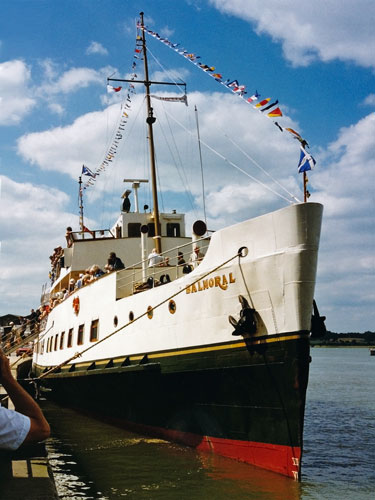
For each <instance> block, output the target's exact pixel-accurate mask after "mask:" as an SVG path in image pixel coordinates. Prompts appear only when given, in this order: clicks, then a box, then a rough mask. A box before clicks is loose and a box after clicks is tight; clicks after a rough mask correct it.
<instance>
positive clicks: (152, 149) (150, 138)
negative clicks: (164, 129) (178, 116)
mask: <svg viewBox="0 0 375 500" xmlns="http://www.w3.org/2000/svg"><path fill="white" fill-rule="evenodd" d="M139 15H140V17H141V22H140V26H141V28H142V30H141V31H142V37H141V42H142V51H143V61H144V72H145V78H144V80H134V79H131V80H128V79H122V78H107V82H110V81H114V82H131V83H132V84H134V83H142V84H143V85H144V86H145V88H146V106H147V118H146V122H147V125H148V142H149V149H150V169H151V185H152V201H153V205H154V207H153V208H154V226H155V236H154V239H155V248H156V251H157V252H158V253H160V252H161V235H160V217H159V204H158V192H157V180H156V166H155V147H154V134H153V129H152V125H153V124H154V123H155V121H156V118H155V117H154V113H153V109H152V106H151V95H150V86H151V85H152V84H154V85H174V86H176V85H177V86H183V87H185V93H186V83H176V82H173V83H172V82H155V81H150V79H149V75H148V64H147V52H146V35H145V31H144V29H143V28H144V22H143V16H144V13H143V12H140V14H139Z"/></svg>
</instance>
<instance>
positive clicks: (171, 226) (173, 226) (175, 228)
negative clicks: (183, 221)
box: [167, 222, 180, 238]
mask: <svg viewBox="0 0 375 500" xmlns="http://www.w3.org/2000/svg"><path fill="white" fill-rule="evenodd" d="M167 236H169V237H172V238H179V236H180V224H179V223H178V222H167Z"/></svg>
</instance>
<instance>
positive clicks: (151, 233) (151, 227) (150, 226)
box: [147, 222, 161, 238]
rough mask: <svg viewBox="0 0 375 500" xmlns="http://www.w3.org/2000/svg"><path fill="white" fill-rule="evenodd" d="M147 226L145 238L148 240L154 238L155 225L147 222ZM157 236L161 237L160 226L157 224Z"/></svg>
mask: <svg viewBox="0 0 375 500" xmlns="http://www.w3.org/2000/svg"><path fill="white" fill-rule="evenodd" d="M147 226H148V233H147V236H148V237H149V238H150V237H151V238H152V237H154V236H155V224H154V223H153V222H149V223H148V224H147ZM159 234H160V235H161V227H160V224H159Z"/></svg>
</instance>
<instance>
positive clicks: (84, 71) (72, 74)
mask: <svg viewBox="0 0 375 500" xmlns="http://www.w3.org/2000/svg"><path fill="white" fill-rule="evenodd" d="M112 71H113V68H110V67H105V68H102V69H101V70H99V71H96V70H94V69H91V68H71V69H69V70H68V71H65V72H64V73H63V74H62V75H60V76H59V77H58V78H56V79H55V80H54V81H53V80H51V81H50V82H49V83H48V84H45V85H43V86H42V87H41V88H40V90H39V94H40V95H45V94H47V95H52V94H60V93H62V94H68V93H70V92H75V91H77V90H79V89H82V88H85V87H88V86H89V85H91V84H93V83H94V84H101V85H103V86H104V83H105V79H106V77H107V75H108V74H110V73H111V72H112ZM55 76H56V75H55Z"/></svg>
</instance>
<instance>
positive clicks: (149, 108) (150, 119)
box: [140, 12, 161, 253]
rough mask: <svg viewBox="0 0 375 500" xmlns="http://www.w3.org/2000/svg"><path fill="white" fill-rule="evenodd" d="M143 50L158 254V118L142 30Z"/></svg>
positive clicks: (159, 239)
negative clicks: (153, 103) (151, 91)
mask: <svg viewBox="0 0 375 500" xmlns="http://www.w3.org/2000/svg"><path fill="white" fill-rule="evenodd" d="M143 15H144V13H143V12H141V13H140V16H141V26H142V27H143V26H144V22H143ZM142 49H143V62H144V71H145V80H144V84H145V87H146V103H147V118H146V122H147V125H148V142H149V147H150V164H151V165H150V167H151V186H152V202H153V206H154V226H155V236H154V238H155V248H156V251H157V252H158V253H160V252H161V236H160V222H159V204H158V192H157V181H156V167H155V148H154V132H153V129H152V125H153V124H154V123H155V121H156V118H155V117H154V114H153V109H152V106H151V96H150V85H151V82H150V80H149V76H148V64H147V51H146V35H145V32H144V30H142Z"/></svg>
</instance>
